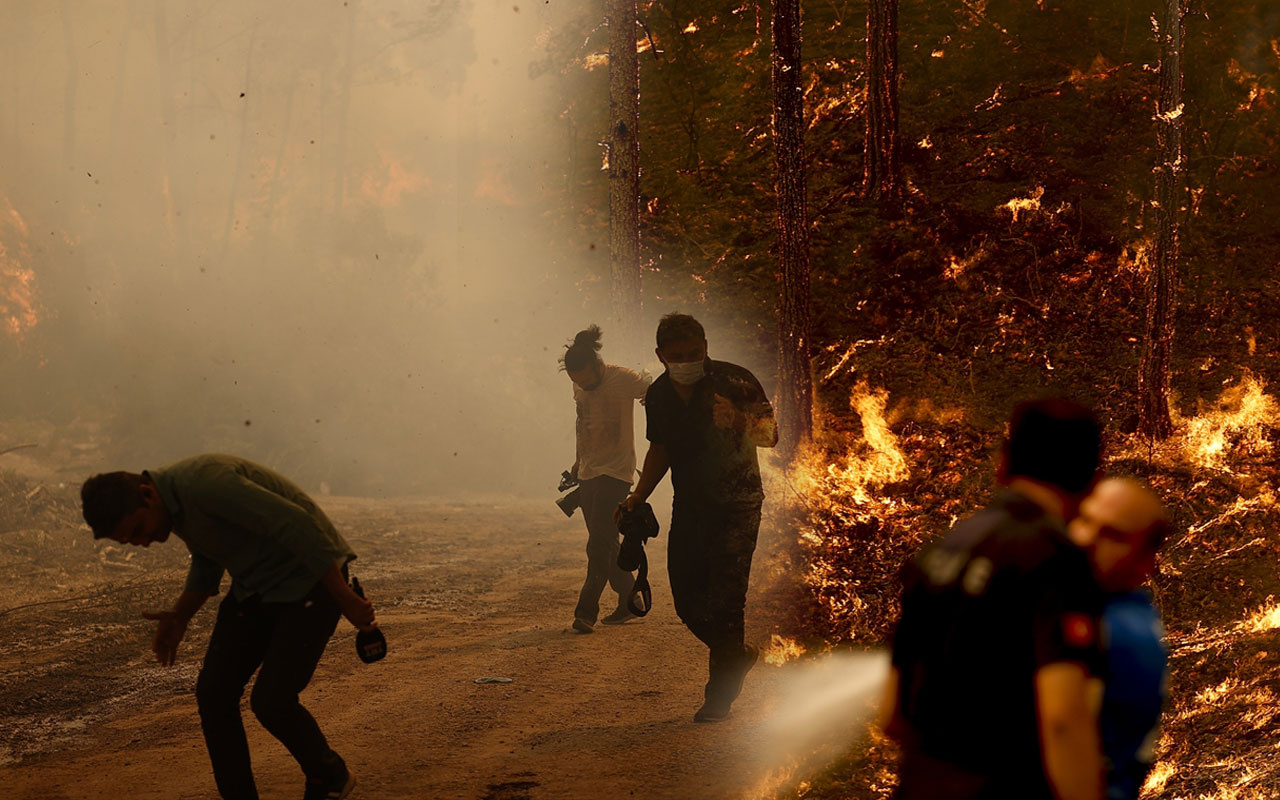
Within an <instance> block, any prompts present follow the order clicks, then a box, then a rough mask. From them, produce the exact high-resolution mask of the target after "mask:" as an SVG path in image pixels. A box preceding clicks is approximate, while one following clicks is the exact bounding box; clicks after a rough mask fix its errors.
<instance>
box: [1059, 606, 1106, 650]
mask: <svg viewBox="0 0 1280 800" xmlns="http://www.w3.org/2000/svg"><path fill="white" fill-rule="evenodd" d="M1097 627H1098V626H1097V622H1096V621H1095V620H1094V619H1093V617H1091V616H1089V615H1088V614H1066V615H1064V616H1063V617H1062V638H1063V640H1065V641H1066V643H1067V644H1068V645H1069V646H1071V647H1092V646H1093V642H1094V639H1095V638H1097Z"/></svg>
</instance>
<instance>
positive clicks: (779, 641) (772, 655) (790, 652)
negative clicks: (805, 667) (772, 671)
mask: <svg viewBox="0 0 1280 800" xmlns="http://www.w3.org/2000/svg"><path fill="white" fill-rule="evenodd" d="M802 655H804V647H803V646H802V645H800V644H798V643H797V642H796V640H795V639H788V638H787V637H785V636H779V635H778V634H776V633H775V634H773V635H772V636H771V637H770V638H769V645H768V646H767V647H765V649H764V651H763V652H762V653H761V657H762V658H763V659H764V663H766V664H769V665H771V666H775V667H780V666H782V665H783V664H785V663H787V662H788V661H792V660H794V659H797V658H799V657H800V656H802Z"/></svg>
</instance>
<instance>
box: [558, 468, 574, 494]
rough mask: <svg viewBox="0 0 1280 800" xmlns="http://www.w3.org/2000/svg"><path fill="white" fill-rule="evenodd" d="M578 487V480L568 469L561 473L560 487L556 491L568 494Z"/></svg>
mask: <svg viewBox="0 0 1280 800" xmlns="http://www.w3.org/2000/svg"><path fill="white" fill-rule="evenodd" d="M577 485H578V479H577V478H575V477H573V474H572V473H570V472H569V470H567V469H566V470H565V471H564V472H561V473H560V487H559V488H558V489H556V491H557V492H567V491H568V490H570V489H572V488H573V487H575V486H577Z"/></svg>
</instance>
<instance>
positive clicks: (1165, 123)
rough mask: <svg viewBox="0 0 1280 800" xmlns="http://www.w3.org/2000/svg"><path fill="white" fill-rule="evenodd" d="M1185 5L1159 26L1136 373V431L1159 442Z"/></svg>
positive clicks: (1178, 168)
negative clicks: (1148, 242)
mask: <svg viewBox="0 0 1280 800" xmlns="http://www.w3.org/2000/svg"><path fill="white" fill-rule="evenodd" d="M1185 3H1186V0H1165V11H1164V19H1163V20H1162V21H1161V23H1160V31H1159V36H1160V97H1159V100H1158V102H1157V106H1156V138H1157V143H1158V146H1159V150H1160V163H1159V164H1158V165H1157V167H1156V170H1155V173H1156V199H1155V202H1154V203H1153V205H1154V206H1155V218H1156V240H1155V252H1154V253H1153V254H1152V257H1151V263H1150V269H1149V271H1148V273H1147V285H1146V294H1147V317H1146V326H1145V330H1144V335H1143V339H1142V364H1141V366H1140V369H1139V374H1138V404H1139V405H1138V429H1139V431H1141V432H1142V433H1143V434H1145V435H1146V436H1149V437H1151V438H1155V439H1163V438H1166V437H1167V436H1169V434H1171V433H1172V432H1173V422H1172V420H1171V419H1170V417H1169V374H1170V367H1169V359H1170V351H1171V350H1172V346H1173V303H1174V288H1175V287H1176V285H1177V279H1178V255H1179V247H1178V214H1179V211H1180V208H1181V206H1182V200H1183V191H1182V175H1183V163H1182V116H1183V115H1182V34H1183V17H1184V15H1185V13H1186V5H1185Z"/></svg>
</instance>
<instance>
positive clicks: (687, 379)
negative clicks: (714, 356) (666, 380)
mask: <svg viewBox="0 0 1280 800" xmlns="http://www.w3.org/2000/svg"><path fill="white" fill-rule="evenodd" d="M667 372H668V374H670V375H671V380H673V381H675V382H676V383H678V384H680V385H681V386H692V385H694V384H695V383H697V382H698V381H700V380H702V378H703V376H705V375H706V374H707V365H706V362H704V361H673V362H671V363H669V364H667Z"/></svg>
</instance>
